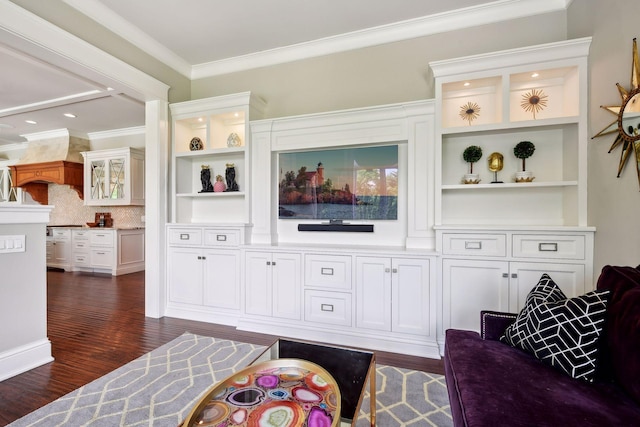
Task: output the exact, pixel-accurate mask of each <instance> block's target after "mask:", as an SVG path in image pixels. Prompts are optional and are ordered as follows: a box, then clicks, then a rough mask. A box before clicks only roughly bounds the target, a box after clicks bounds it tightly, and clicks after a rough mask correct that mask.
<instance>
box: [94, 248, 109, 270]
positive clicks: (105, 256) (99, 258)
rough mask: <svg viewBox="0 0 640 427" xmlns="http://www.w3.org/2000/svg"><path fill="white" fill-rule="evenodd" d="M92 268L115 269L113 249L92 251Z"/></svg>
mask: <svg viewBox="0 0 640 427" xmlns="http://www.w3.org/2000/svg"><path fill="white" fill-rule="evenodd" d="M91 267H93V268H112V267H113V250H112V249H92V250H91Z"/></svg>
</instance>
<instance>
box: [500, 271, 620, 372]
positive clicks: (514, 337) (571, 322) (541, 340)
mask: <svg viewBox="0 0 640 427" xmlns="http://www.w3.org/2000/svg"><path fill="white" fill-rule="evenodd" d="M608 294H609V291H593V292H589V293H587V294H585V295H582V296H579V297H575V298H569V299H568V298H567V297H566V296H565V295H564V293H563V292H562V290H561V289H560V287H558V285H557V284H556V283H555V282H554V281H553V280H552V279H551V278H550V277H549V275H547V274H543V275H542V277H541V278H540V281H539V282H538V284H537V285H536V286H534V287H533V289H532V290H531V292H529V295H527V299H526V302H525V306H524V308H523V309H522V311H520V313H519V314H518V317H517V318H516V320H515V322H513V324H511V325H510V326H509V327H508V328H507V329H506V330H505V333H504V335H503V336H502V337H500V341H502V342H505V343H507V344H509V345H511V346H513V347H516V348H520V349H522V350H524V351H526V352H528V353H531V354H533V355H534V356H535V357H537V358H538V359H540V360H541V361H543V362H544V363H547V364H549V365H551V366H554V367H556V368H558V369H560V370H562V371H564V372H566V373H567V374H569V375H571V376H572V377H573V378H579V379H582V380H585V381H587V382H593V378H594V376H595V370H596V361H597V353H598V338H599V337H600V334H601V332H602V327H603V325H604V319H605V315H606V309H607V296H608Z"/></svg>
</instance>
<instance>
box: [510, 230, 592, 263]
mask: <svg viewBox="0 0 640 427" xmlns="http://www.w3.org/2000/svg"><path fill="white" fill-rule="evenodd" d="M584 245H585V238H584V236H579V235H576V236H554V235H547V236H542V235H532V234H514V235H513V256H514V257H517V258H554V259H584V257H585V246H584Z"/></svg>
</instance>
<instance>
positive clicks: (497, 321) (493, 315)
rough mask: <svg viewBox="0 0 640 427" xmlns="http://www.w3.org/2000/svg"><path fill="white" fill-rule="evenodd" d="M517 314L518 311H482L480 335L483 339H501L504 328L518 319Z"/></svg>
mask: <svg viewBox="0 0 640 427" xmlns="http://www.w3.org/2000/svg"><path fill="white" fill-rule="evenodd" d="M517 316H518V315H517V314H516V313H503V312H500V311H481V312H480V336H481V337H482V339H483V340H494V341H497V340H499V339H500V337H501V336H502V334H503V333H504V330H505V329H507V327H508V326H509V325H510V324H512V323H513V322H514V320H516V317H517Z"/></svg>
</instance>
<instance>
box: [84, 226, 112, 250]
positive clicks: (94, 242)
mask: <svg viewBox="0 0 640 427" xmlns="http://www.w3.org/2000/svg"><path fill="white" fill-rule="evenodd" d="M89 240H90V243H91V246H104V247H110V248H112V247H113V240H114V239H113V231H111V230H105V231H91V234H90V235H89Z"/></svg>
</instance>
